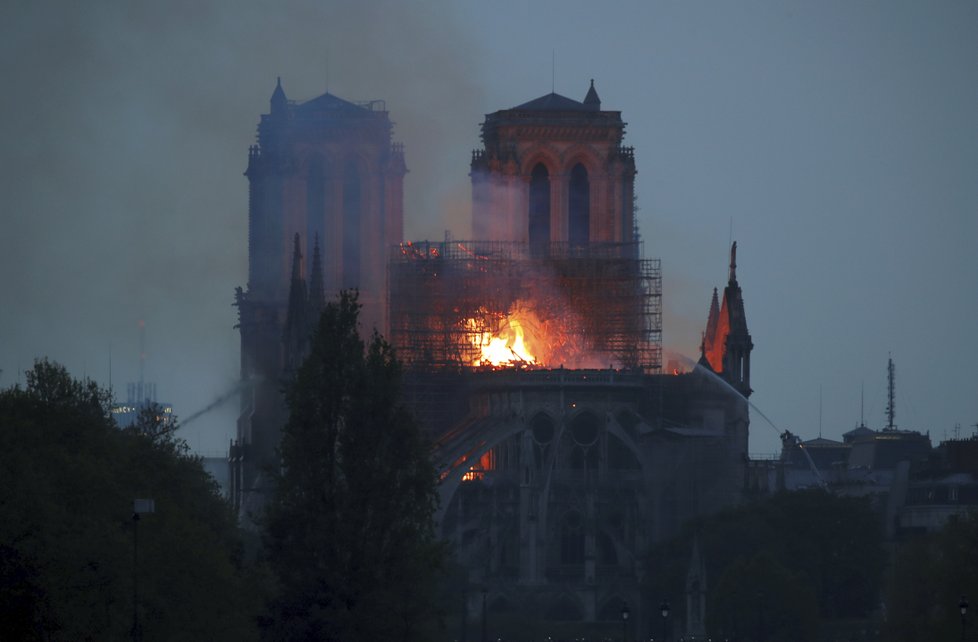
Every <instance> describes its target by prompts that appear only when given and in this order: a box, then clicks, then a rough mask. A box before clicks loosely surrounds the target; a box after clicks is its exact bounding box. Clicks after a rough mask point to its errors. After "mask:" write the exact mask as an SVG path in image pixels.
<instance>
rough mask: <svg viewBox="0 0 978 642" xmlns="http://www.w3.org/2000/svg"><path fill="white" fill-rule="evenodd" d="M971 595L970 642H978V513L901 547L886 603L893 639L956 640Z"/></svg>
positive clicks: (888, 635)
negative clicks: (962, 608) (964, 605)
mask: <svg viewBox="0 0 978 642" xmlns="http://www.w3.org/2000/svg"><path fill="white" fill-rule="evenodd" d="M962 595H963V596H966V597H967V599H968V602H969V603H970V607H969V609H968V614H967V620H966V622H965V625H966V626H965V631H964V632H965V633H966V635H967V639H968V640H978V617H976V614H978V513H974V512H972V513H971V514H969V515H967V516H965V517H952V518H951V519H950V521H948V523H947V524H946V525H945V526H944V528H943V529H941V531H939V532H937V533H933V534H930V535H922V536H918V537H913V538H911V539H910V540H908V541H906V542H904V543H903V544H901V545H900V546H899V549H898V553H897V555H896V560H895V562H894V565H893V576H892V579H891V581H890V583H889V587H888V590H887V592H886V598H885V618H884V621H883V631H884V634H885V636H886V639H888V640H894V641H895V642H911V641H915V640H957V639H960V636H961V633H962V626H961V624H962V622H961V613H960V611H959V610H958V604H959V602H960V600H961V596H962Z"/></svg>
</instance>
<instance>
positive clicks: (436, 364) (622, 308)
mask: <svg viewBox="0 0 978 642" xmlns="http://www.w3.org/2000/svg"><path fill="white" fill-rule="evenodd" d="M388 278H389V288H388V292H389V310H390V339H391V342H392V343H393V345H394V346H395V347H396V348H397V351H398V357H399V358H400V359H401V361H402V362H403V363H405V365H407V366H408V367H410V368H414V369H428V368H433V369H445V368H450V369H459V368H465V369H470V368H478V367H479V365H478V364H479V358H480V354H481V350H482V349H481V347H480V345H481V344H482V343H483V338H484V337H486V336H488V335H491V334H493V333H496V332H499V331H500V330H501V329H504V328H505V327H506V325H507V324H508V323H511V322H512V318H513V317H515V316H520V318H521V319H522V324H523V325H524V326H526V329H527V332H528V333H530V334H531V335H533V336H536V337H541V338H542V339H541V341H543V342H545V344H546V345H545V346H544V349H543V351H544V352H545V353H546V358H544V359H543V360H541V361H537V362H534V363H516V364H514V365H515V366H516V367H522V368H537V367H539V368H559V367H566V368H614V369H623V370H637V371H642V372H645V373H648V374H657V373H659V372H661V368H662V276H661V268H660V263H659V260H658V259H644V258H641V247H640V243H638V242H634V243H589V244H586V245H571V244H569V243H550V244H545V245H533V246H530V245H527V244H525V243H513V242H498V241H457V240H446V241H443V242H427V241H426V242H422V243H413V244H412V243H406V244H402V245H400V246H398V247H395V248H393V249H392V255H391V257H390V261H389V275H388Z"/></svg>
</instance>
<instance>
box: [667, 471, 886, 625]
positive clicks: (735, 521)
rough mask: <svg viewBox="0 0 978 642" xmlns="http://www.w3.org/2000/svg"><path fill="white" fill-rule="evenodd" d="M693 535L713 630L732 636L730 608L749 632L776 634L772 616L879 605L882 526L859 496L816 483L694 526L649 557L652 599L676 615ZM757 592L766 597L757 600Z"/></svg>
mask: <svg viewBox="0 0 978 642" xmlns="http://www.w3.org/2000/svg"><path fill="white" fill-rule="evenodd" d="M694 538H696V539H698V541H699V544H700V550H701V552H702V554H703V557H704V560H705V564H706V573H707V587H708V589H707V602H706V604H707V622H708V624H709V625H710V632H711V634H712V635H714V636H717V635H720V634H727V635H731V634H733V632H732V631H730V630H729V627H731V626H733V625H734V620H733V615H732V614H733V613H737V614H738V615H737V617H738V618H739V620H738V621H739V622H742V623H743V626H744V627H747V628H748V630H750V632H751V634H752V635H756V634H757V627H756V624H757V623H758V622H761V623H762V625H764V626H766V627H767V628H766V630H767V631H768V634H767V635H769V636H774V635H775V630H776V629H777V630H781V629H780V628H778V627H777V626H775V623H776V622H781V621H782V620H784V619H785V618H787V619H791V618H794V619H796V620H799V621H805V622H808V621H809V618H810V616H816V617H817V620H816V621H813V622H812V623H811V628H812V629H813V630H814V629H816V628H817V626H818V624H819V622H825V621H835V620H851V619H862V618H867V617H870V616H871V615H872V614H873V613H874V612H875V611H876V609H877V608H878V605H879V593H880V586H881V575H882V570H883V565H884V561H885V556H884V549H883V536H882V528H881V523H880V517H879V515H878V514H877V513H876V512H875V511H873V510H872V508H871V506H870V504H869V502H868V501H867V500H864V499H862V498H850V497H838V496H835V495H832V494H830V493H827V492H824V491H821V490H811V491H797V492H791V493H781V494H779V495H776V496H774V497H771V498H769V499H766V500H763V501H759V502H755V503H751V504H747V505H745V506H743V507H741V508H738V509H736V510H732V511H727V512H724V513H721V514H719V515H715V516H712V517H709V518H706V519H703V520H699V521H697V522H696V523H693V524H691V525H690V526H689V527H688V528H687V529H686V531H685V532H684V533H683V535H682V536H680V537H679V538H676V539H675V540H672V541H670V542H667V543H665V544H663V545H661V546H659V547H657V548H656V549H655V550H653V552H652V555H651V558H650V569H649V570H650V577H651V578H652V581H651V584H650V587H649V588H650V599H653V600H655V599H662V597H667V598H670V600H671V601H672V603H673V604H674V605H675V606H676V607H677V611H676V616H677V617H678V618H680V620H679V621H683V620H682V618H684V617H685V614H684V609H685V604H684V602H685V600H684V599H677V597H678V596H683V595H685V591H686V589H685V581H686V573H687V570H688V564H689V560H690V556H691V550H692V542H693V539H694ZM759 555H761V557H758V556H759ZM748 577H750V578H751V579H748ZM758 593H763V594H764V595H767V596H771V597H769V598H765V599H764V600H760V599H758V597H757V595H758ZM741 602H743V603H741ZM747 623H753V625H752V626H753V628H751V627H750V626H748V625H747ZM762 628H763V626H762ZM741 633H743V631H741ZM782 637H783V636H782ZM788 637H789V638H790V639H799V640H801V639H805V638H804V637H792V635H789V636H788ZM772 639H774V638H773V637H772ZM778 639H780V638H778Z"/></svg>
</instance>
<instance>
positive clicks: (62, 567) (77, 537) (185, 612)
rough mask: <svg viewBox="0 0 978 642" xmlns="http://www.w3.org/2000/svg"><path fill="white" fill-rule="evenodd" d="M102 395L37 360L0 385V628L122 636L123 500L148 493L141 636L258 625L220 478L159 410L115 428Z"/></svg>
mask: <svg viewBox="0 0 978 642" xmlns="http://www.w3.org/2000/svg"><path fill="white" fill-rule="evenodd" d="M110 401H111V396H110V394H109V393H108V392H107V391H105V390H103V389H101V388H99V387H98V386H97V384H95V383H94V382H91V381H84V382H82V381H78V380H76V379H73V378H72V377H71V376H70V375H69V374H68V372H67V371H66V370H65V369H64V368H63V367H62V366H60V365H58V364H54V363H51V362H48V361H46V360H41V361H38V362H36V363H35V365H34V368H33V369H32V370H31V371H30V372H28V373H27V385H26V387H25V388H20V387H14V388H10V389H7V390H4V391H0V471H2V475H3V480H4V481H3V483H2V484H0V622H2V623H3V624H2V627H3V631H2V633H0V637H2V639H17V640H35V639H36V640H42V639H43V640H107V639H125V638H126V637H128V636H129V635H130V629H131V627H132V622H133V591H132V588H133V572H134V559H133V528H134V521H133V519H132V516H133V500H134V499H135V498H152V499H154V501H155V505H156V512H155V513H154V514H151V515H145V516H144V518H143V519H142V520H141V521H140V524H139V533H138V535H139V556H138V573H139V599H138V609H139V620H140V623H141V627H140V628H141V630H142V632H143V636H142V637H143V639H145V640H173V639H181V640H213V639H227V638H229V637H234V638H235V639H251V638H254V637H255V627H254V616H253V608H252V607H253V606H255V604H256V600H255V599H254V598H253V597H249V596H253V595H254V594H253V593H252V592H250V591H249V590H248V589H247V588H246V585H247V583H246V582H245V573H244V571H243V569H242V566H241V563H240V552H239V551H240V544H239V542H238V537H237V528H236V524H235V519H234V516H233V515H232V512H231V510H230V508H229V506H228V504H227V503H226V502H225V501H224V500H223V499H222V498H221V497H220V495H219V492H218V487H217V485H216V483H215V482H214V481H213V479H212V478H211V477H210V476H209V475H207V473H206V472H205V471H204V470H203V468H202V467H201V466H200V463H199V461H198V460H197V459H195V458H194V457H192V456H190V455H189V454H188V453H187V450H186V447H185V446H183V445H182V442H180V441H179V440H177V439H175V438H174V436H173V433H172V430H162V429H161V426H160V425H159V424H158V422H155V419H154V417H155V414H156V413H154V412H152V411H150V412H149V413H146V414H144V415H143V416H142V417H141V420H140V422H137V425H136V426H135V427H133V428H131V429H125V430H120V429H119V428H118V427H117V426H116V425H115V422H114V421H113V420H112V418H111V416H110ZM171 428H173V427H171ZM8 636H9V637H8Z"/></svg>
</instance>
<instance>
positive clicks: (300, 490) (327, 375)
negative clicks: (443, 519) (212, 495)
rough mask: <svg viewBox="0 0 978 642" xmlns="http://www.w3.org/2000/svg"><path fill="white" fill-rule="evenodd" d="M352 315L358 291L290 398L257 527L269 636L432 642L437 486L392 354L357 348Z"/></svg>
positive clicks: (331, 308) (314, 351) (342, 305)
mask: <svg viewBox="0 0 978 642" xmlns="http://www.w3.org/2000/svg"><path fill="white" fill-rule="evenodd" d="M358 317H359V305H358V303H357V300H356V295H355V294H352V293H343V294H341V296H340V298H339V300H338V301H335V302H331V303H329V304H328V305H327V306H326V308H325V310H324V311H323V314H322V317H321V319H320V321H319V324H318V327H317V329H316V331H315V332H314V333H313V336H312V339H311V343H310V346H311V347H310V354H309V356H308V358H307V359H306V360H305V361H304V362H303V363H302V365H301V366H300V367H299V369H298V370H297V372H296V373H295V377H294V380H293V382H292V383H291V385H290V386H289V388H288V391H287V400H288V405H289V411H290V414H289V419H288V422H287V424H286V426H285V427H284V429H283V432H282V441H281V446H280V449H281V470H280V471H278V473H277V478H276V491H275V493H274V495H273V497H272V499H271V501H270V502H269V503H268V506H267V508H266V514H265V516H264V519H263V524H264V528H265V536H264V542H265V551H266V554H267V556H268V562H269V566H270V568H271V569H272V571H273V573H274V574H275V576H276V578H277V582H278V586H277V594H276V596H275V598H274V600H273V602H272V607H271V611H270V618H269V622H268V627H267V637H268V638H269V639H273V640H308V639H315V640H343V641H344V642H355V641H357V640H384V639H397V640H418V639H428V638H426V631H427V628H426V627H427V626H429V625H430V623H431V621H432V619H433V616H434V615H435V613H434V607H433V603H434V601H435V600H434V599H433V594H434V591H435V582H436V573H437V571H438V569H439V567H440V565H441V561H442V546H441V545H440V544H439V543H438V542H437V540H436V538H435V535H434V522H433V515H434V510H435V508H436V501H437V495H436V492H435V487H436V483H437V478H436V475H435V471H434V467H433V466H432V464H431V462H430V460H429V451H428V447H427V444H426V443H425V440H424V439H423V437H422V434H421V432H420V430H419V428H418V425H417V423H416V422H415V420H414V419H413V418H412V416H411V415H410V414H409V413H408V412H407V410H405V408H404V406H403V404H402V403H401V401H400V375H401V370H400V366H399V364H398V362H397V360H396V359H395V357H394V353H393V351H392V349H391V347H390V345H389V344H388V343H387V342H385V341H384V340H383V339H382V338H381V337H380V336H379V335H377V334H374V335H373V336H372V337H371V339H370V341H369V343H368V344H366V345H365V344H364V341H363V340H362V339H361V338H360V335H359V333H358V330H357V324H358Z"/></svg>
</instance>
